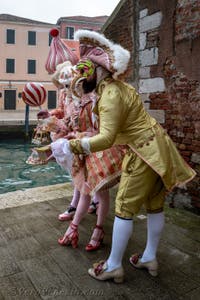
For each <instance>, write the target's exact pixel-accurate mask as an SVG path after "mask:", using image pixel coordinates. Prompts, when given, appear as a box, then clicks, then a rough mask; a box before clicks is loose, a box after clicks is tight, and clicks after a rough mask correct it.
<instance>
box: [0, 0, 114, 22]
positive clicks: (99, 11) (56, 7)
mask: <svg viewBox="0 0 200 300" xmlns="http://www.w3.org/2000/svg"><path fill="white" fill-rule="evenodd" d="M119 2H120V1H119V0H0V14H11V15H16V16H19V17H24V18H28V19H33V20H38V21H41V22H48V23H52V24H55V23H56V22H57V20H58V19H59V18H60V17H67V16H78V15H81V16H88V17H95V16H103V15H107V16H109V15H111V14H112V12H113V10H114V9H115V7H116V6H117V4H118V3H119Z"/></svg>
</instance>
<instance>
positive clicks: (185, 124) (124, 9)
mask: <svg viewBox="0 0 200 300" xmlns="http://www.w3.org/2000/svg"><path fill="white" fill-rule="evenodd" d="M131 14H132V16H131ZM108 21H109V20H108ZM107 23H108V24H109V26H107V27H106V28H104V33H105V35H106V36H108V37H109V38H111V39H113V40H114V41H116V42H118V43H121V44H122V45H123V46H125V47H126V46H127V45H128V47H127V48H128V49H129V50H130V51H131V54H132V60H131V63H130V65H129V77H128V78H127V79H128V80H129V81H130V82H131V83H132V84H134V85H136V86H137V87H138V89H139V92H140V94H141V96H142V99H143V101H144V105H145V106H146V108H147V109H148V110H149V112H150V114H152V115H153V116H154V117H155V118H156V119H157V120H158V121H159V122H160V123H161V124H162V125H163V127H165V128H166V129H167V131H168V133H169V135H170V136H171V138H172V139H173V141H174V142H175V143H176V145H177V148H178V150H179V151H180V153H181V155H182V156H183V157H184V159H185V160H186V161H187V163H188V164H190V165H191V166H192V167H193V168H194V169H195V171H196V172H197V176H196V177H195V179H194V180H193V181H192V182H190V183H189V184H188V185H187V189H185V190H178V189H176V190H175V191H174V192H173V193H172V198H174V199H176V198H177V199H178V200H179V201H181V199H182V201H183V202H184V205H187V206H191V205H192V206H193V207H195V208H197V209H200V68H199V61H200V51H199V49H200V2H199V0H178V1H175V0H171V1H163V0H157V1H154V0H140V1H139V0H135V1H129V0H127V1H123V0H122V1H121V7H120V9H119V10H118V11H117V12H116V13H115V14H113V16H112V20H111V21H110V22H107ZM127 27H128V30H126V28H127ZM131 37H132V41H130V39H131Z"/></svg>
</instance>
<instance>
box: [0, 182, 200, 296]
mask: <svg viewBox="0 0 200 300" xmlns="http://www.w3.org/2000/svg"><path fill="white" fill-rule="evenodd" d="M115 192H116V190H112V191H111V198H112V201H111V209H110V213H109V216H108V218H107V220H106V223H105V226H104V229H105V232H106V236H105V239H104V244H103V246H102V247H101V248H100V249H99V250H98V251H96V252H93V253H87V252H86V251H85V250H84V247H85V245H86V243H87V242H88V240H89V237H90V234H91V231H92V227H93V226H94V224H95V221H96V216H95V215H87V216H86V217H85V218H84V220H83V221H82V223H81V225H80V228H79V247H78V248H77V249H72V248H71V247H70V246H69V247H62V246H60V245H58V243H57V239H58V237H59V236H61V235H62V234H63V233H64V230H65V228H66V226H67V223H66V222H65V223H64V222H60V221H58V220H57V215H58V213H59V212H62V211H63V210H64V209H65V208H66V206H67V205H68V203H69V201H70V200H71V195H72V189H71V186H70V184H60V185H56V186H50V187H41V188H35V189H29V190H25V191H17V192H14V193H7V194H3V195H0V220H1V222H0V300H3V299H4V300H8V299H9V300H23V299H25V300H32V299H44V300H46V299H50V300H65V299H70V300H71V299H72V300H80V299H88V300H90V299H92V300H93V299H97V300H98V299H99V300H103V299H110V300H111V299H116V300H118V299H119V300H122V299H123V300H125V299H135V300H153V299H156V300H157V299H159V300H160V299H163V300H175V299H176V300H177V299H181V300H189V299H190V300H199V299H200V234H199V228H200V216H197V215H195V214H192V213H190V212H188V211H185V210H181V209H177V208H175V209H171V208H168V207H166V225H165V229H164V233H163V236H162V240H161V243H160V247H159V251H158V261H159V265H160V270H159V276H158V277H157V278H153V277H151V276H150V275H149V274H148V273H147V272H146V271H145V270H135V269H134V268H132V266H131V265H130V264H129V262H128V258H129V256H130V255H131V254H132V252H141V251H142V250H143V249H144V245H145V239H146V218H145V214H144V212H141V214H140V215H139V216H137V217H136V218H135V221H134V234H133V236H132V237H131V240H130V242H129V245H128V248H127V251H126V255H125V257H124V261H123V263H124V268H125V272H126V278H125V282H124V283H123V284H116V283H114V282H112V281H107V282H99V281H97V280H94V279H93V278H91V277H90V276H89V275H88V274H87V269H88V268H89V267H90V266H91V265H92V263H93V262H95V261H97V260H99V259H103V258H106V257H107V255H108V253H109V250H110V243H111V233H112V223H113V217H114V196H115Z"/></svg>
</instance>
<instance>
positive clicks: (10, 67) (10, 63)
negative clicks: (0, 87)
mask: <svg viewBox="0 0 200 300" xmlns="http://www.w3.org/2000/svg"><path fill="white" fill-rule="evenodd" d="M6 73H15V60H14V59H13V58H7V59H6Z"/></svg>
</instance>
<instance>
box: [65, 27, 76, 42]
mask: <svg viewBox="0 0 200 300" xmlns="http://www.w3.org/2000/svg"><path fill="white" fill-rule="evenodd" d="M66 38H67V39H68V40H73V39H74V27H66Z"/></svg>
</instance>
